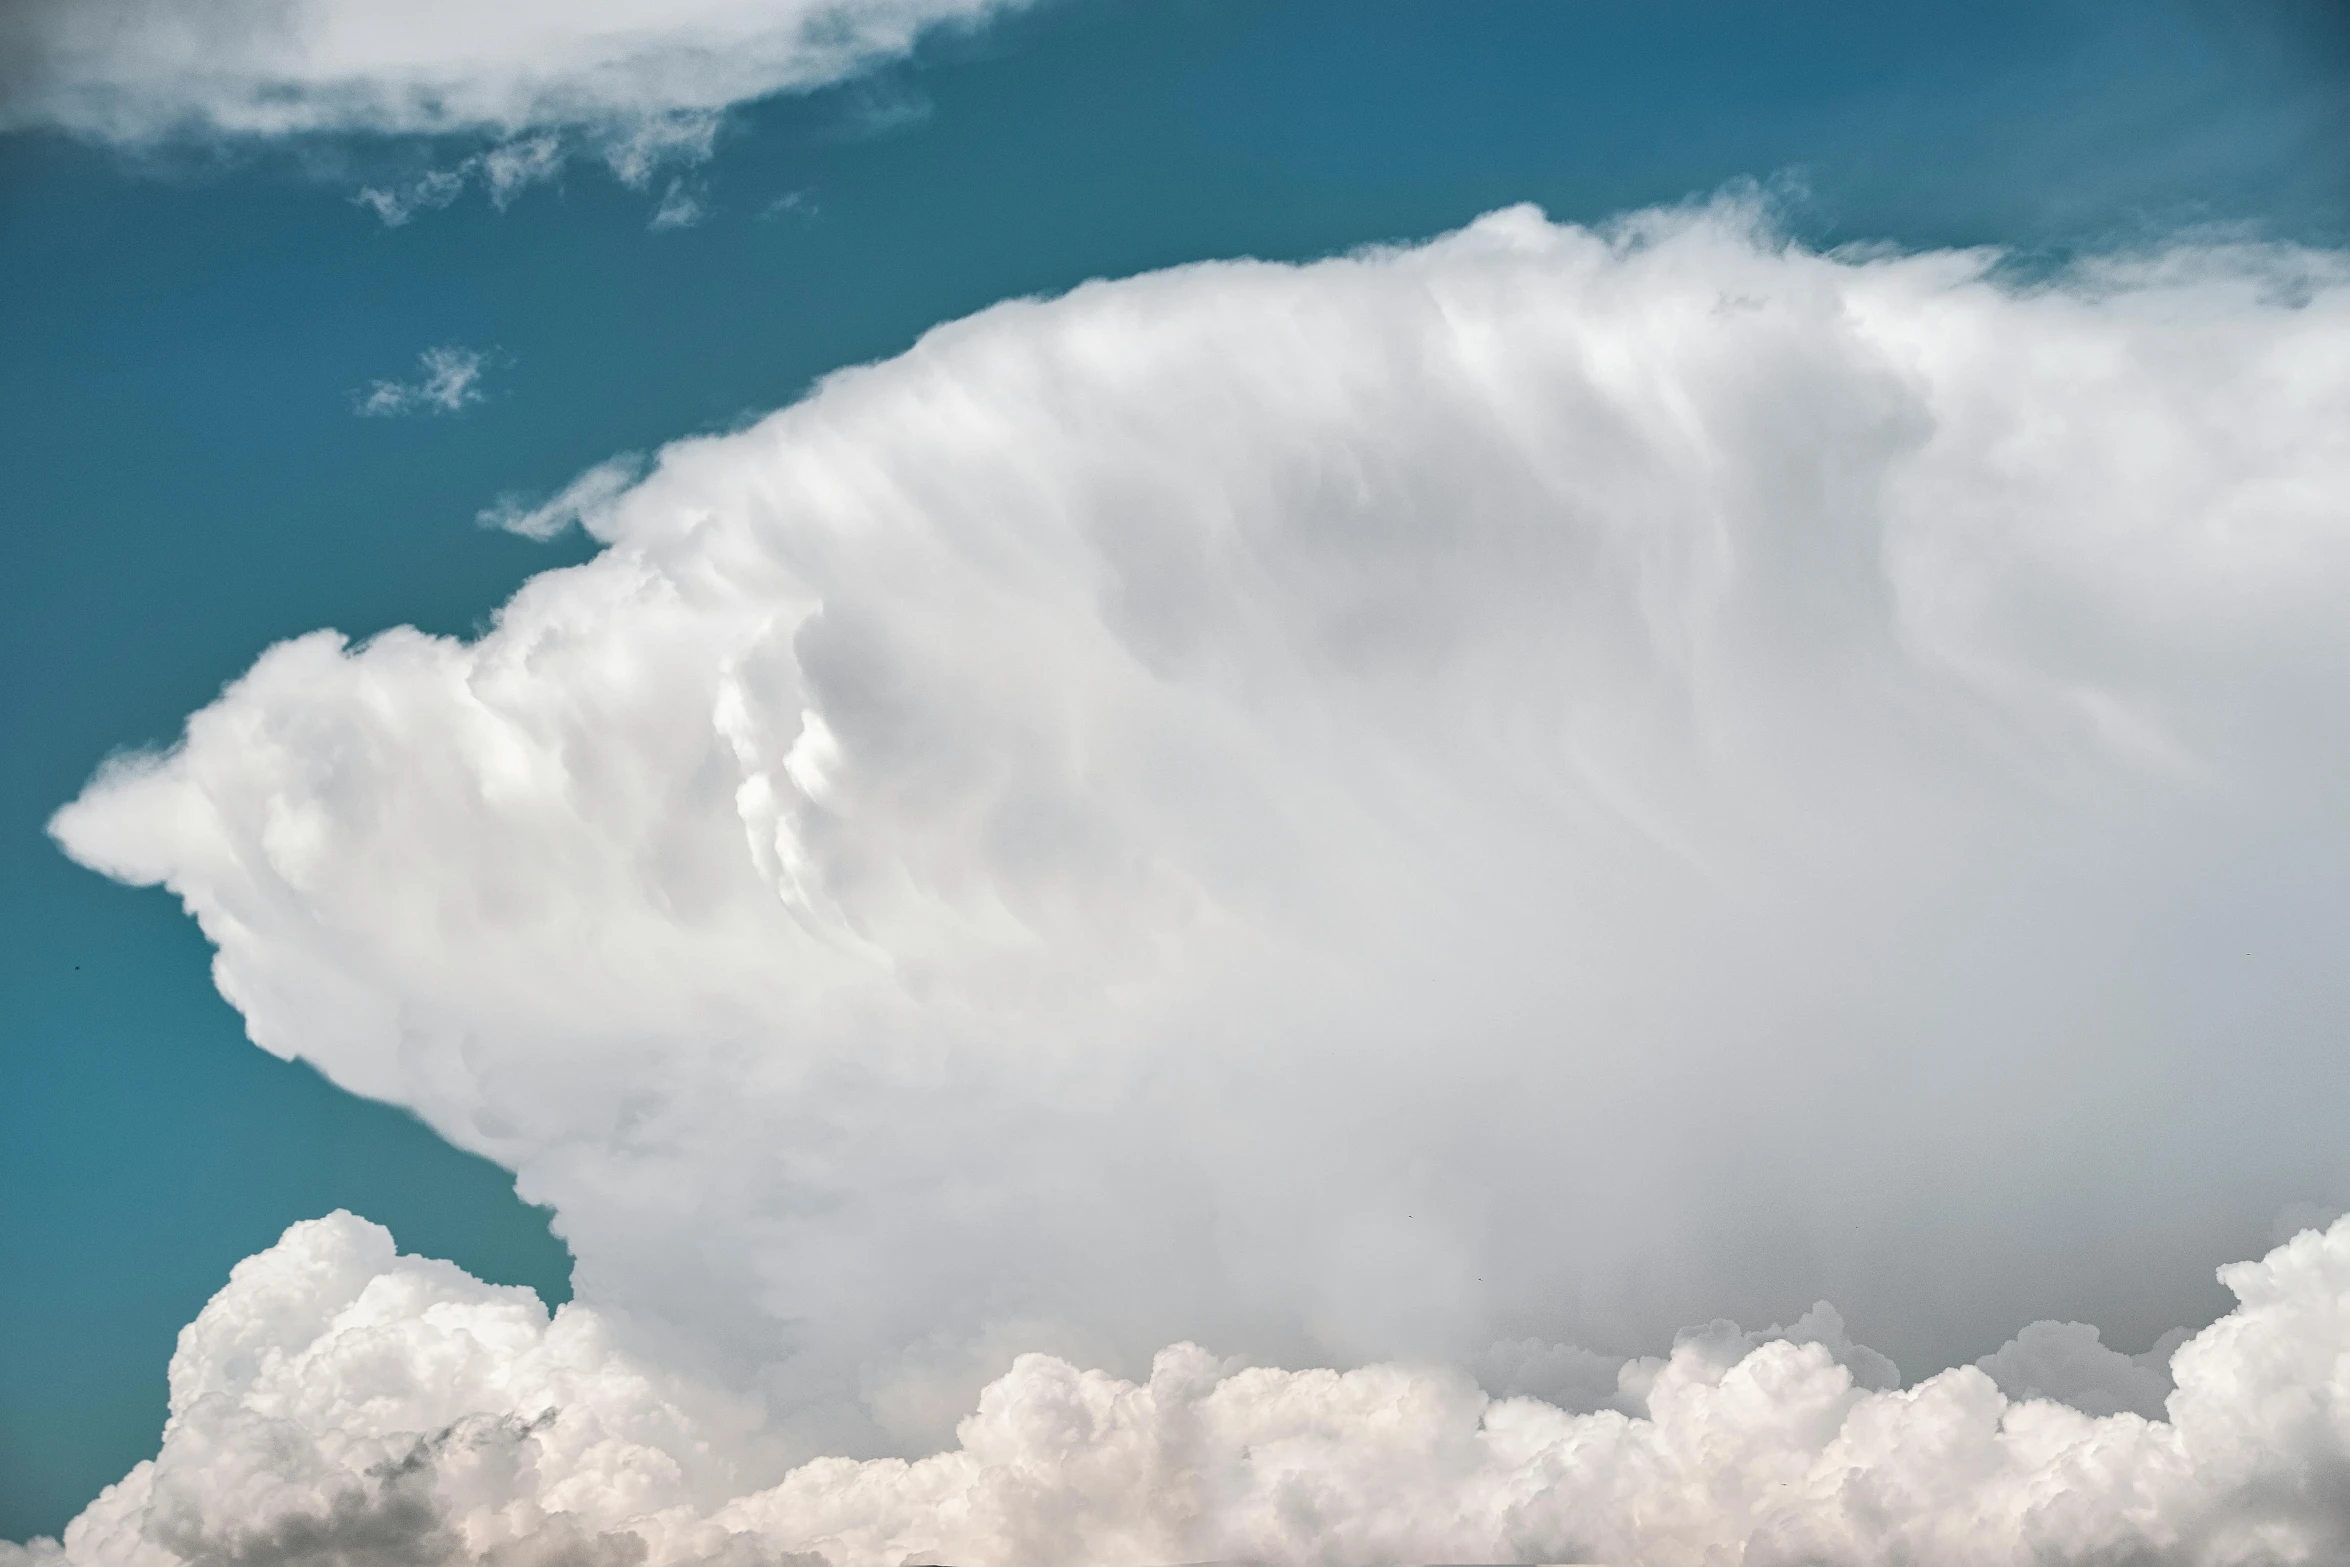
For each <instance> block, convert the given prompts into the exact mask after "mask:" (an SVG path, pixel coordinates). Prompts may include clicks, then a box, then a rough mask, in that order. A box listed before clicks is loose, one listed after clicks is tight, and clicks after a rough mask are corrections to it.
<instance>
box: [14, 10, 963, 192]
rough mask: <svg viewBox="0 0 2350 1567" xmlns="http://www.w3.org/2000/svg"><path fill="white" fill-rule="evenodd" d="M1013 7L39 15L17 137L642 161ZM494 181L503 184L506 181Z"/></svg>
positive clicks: (23, 28)
mask: <svg viewBox="0 0 2350 1567" xmlns="http://www.w3.org/2000/svg"><path fill="white" fill-rule="evenodd" d="M1006 3H1008V0H684V3H669V4H653V3H648V0H597V3H595V4H588V5H580V4H565V3H562V0H527V3H520V4H503V5H473V4H466V3H464V0H410V3H408V4H405V5H402V6H400V7H399V8H397V9H396V10H387V9H385V8H384V7H382V6H377V5H371V4H367V3H366V0H205V3H202V4H197V5H190V4H187V3H185V0H33V3H31V4H27V5H20V6H13V7H11V8H10V10H9V12H8V21H7V28H8V31H7V33H6V35H5V36H6V37H7V38H8V41H9V43H10V45H11V48H10V50H9V51H8V53H9V57H10V59H11V62H12V64H11V67H10V69H9V71H8V73H7V75H6V76H5V77H0V89H4V95H0V125H14V126H25V125H50V126H56V127H58V128H60V129H63V130H67V131H70V132H73V133H75V134H77V135H82V136H88V137H93V138H96V139H99V140H103V141H113V142H126V143H139V142H149V141H155V140H158V139H162V138H165V137H170V136H175V135H184V134H191V133H195V134H208V135H226V136H284V135H298V134H309V133H336V132H370V133H389V134H394V135H438V134H446V133H451V132H463V133H477V134H488V135H493V136H497V137H502V138H514V139H521V138H526V137H527V136H528V135H529V134H530V133H532V132H535V131H545V130H549V129H557V128H570V129H585V130H591V131H596V132H600V133H604V134H606V135H607V136H608V137H609V138H610V141H609V145H610V148H611V150H612V152H613V154H614V156H615V157H616V159H618V160H620V161H621V162H623V163H625V162H626V160H627V159H629V158H630V157H631V156H637V157H642V156H644V155H646V154H647V153H650V152H653V151H655V150H657V147H658V144H660V143H661V142H663V141H664V140H674V139H676V138H679V137H684V138H686V139H688V140H692V139H697V138H704V139H706V135H707V131H706V127H707V125H708V124H709V123H710V119H711V117H712V116H714V115H716V114H718V113H720V112H721V111H723V110H725V109H727V108H729V107H731V106H732V105H735V104H738V103H744V102H747V101H749V100H751V99H755V98H761V97H765V96H767V95H769V94H771V93H776V92H783V91H788V90H792V89H795V88H798V89H804V88H809V87H814V86H819V85H822V84H824V83H827V82H832V81H837V80H839V79H841V78H842V77H844V76H847V75H849V74H851V73H853V72H855V71H857V70H859V69H861V68H863V67H865V66H868V65H870V64H872V63H873V62H875V61H877V60H880V59H885V58H888V57H890V56H893V55H900V54H903V53H904V52H905V51H906V50H907V49H908V48H910V47H911V46H912V44H913V42H914V39H915V37H916V36H917V35H918V34H919V33H920V32H921V31H922V30H923V29H924V28H926V27H930V26H933V25H936V24H939V23H944V22H956V21H971V20H976V19H978V18H981V17H984V16H985V15H987V14H988V13H989V12H991V11H994V10H997V9H1000V8H1002V7H1003V6H1004V5H1005V4H1006ZM492 172H493V173H494V172H495V171H492Z"/></svg>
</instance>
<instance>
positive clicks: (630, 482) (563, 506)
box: [474, 452, 645, 540]
mask: <svg viewBox="0 0 2350 1567" xmlns="http://www.w3.org/2000/svg"><path fill="white" fill-rule="evenodd" d="M644 475H645V462H644V459H643V458H641V457H638V456H637V455H636V454H634V453H633V452H632V453H628V454H625V455H623V456H619V457H613V458H608V459H606V460H605V461H603V462H600V463H598V464H596V465H595V466H594V467H593V468H590V469H589V470H588V471H587V472H585V473H583V474H581V475H580V476H579V477H578V478H576V479H574V480H572V481H571V482H570V483H569V484H567V485H565V486H563V488H562V489H561V490H560V491H558V492H556V494H555V495H553V496H552V497H550V498H549V499H547V500H545V501H543V502H541V503H540V504H538V505H536V506H533V505H531V504H530V502H529V501H528V499H526V498H525V497H523V496H520V495H501V496H499V497H498V502H497V504H496V505H494V506H490V507H487V508H485V509H484V510H483V511H482V512H481V513H480V514H479V515H477V516H476V517H475V518H474V520H475V521H476V522H478V523H480V524H481V525H482V526H483V527H485V528H499V529H502V530H504V531H505V532H507V533H519V534H521V535H522V536H523V537H524V538H526V539H540V540H545V539H551V538H553V537H555V536H556V535H557V534H559V533H561V532H563V531H564V530H565V529H567V528H571V527H574V526H578V527H584V528H588V529H590V530H591V531H592V530H593V529H594V528H596V527H597V526H598V525H599V523H600V522H601V520H602V519H603V518H604V517H605V516H606V515H608V514H609V513H610V512H611V510H612V508H613V507H615V506H617V505H618V504H619V502H620V498H621V497H622V496H624V495H626V494H627V493H628V492H629V490H630V489H632V488H634V487H635V485H636V482H637V481H638V480H639V479H642V478H643V477H644Z"/></svg>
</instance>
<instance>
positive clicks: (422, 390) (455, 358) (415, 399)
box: [353, 344, 490, 418]
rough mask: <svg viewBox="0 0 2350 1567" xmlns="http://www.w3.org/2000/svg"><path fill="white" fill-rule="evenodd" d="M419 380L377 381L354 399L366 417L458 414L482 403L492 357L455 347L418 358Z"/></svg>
mask: <svg viewBox="0 0 2350 1567" xmlns="http://www.w3.org/2000/svg"><path fill="white" fill-rule="evenodd" d="M416 365H417V372H416V376H415V379H413V380H408V381H374V382H370V383H369V384H368V387H367V389H366V390H365V391H363V392H361V393H359V394H358V395H357V396H356V397H355V398H354V399H353V406H354V407H355V408H356V409H357V410H358V411H359V412H360V413H362V414H365V415H369V416H371V417H378V418H380V417H383V416H386V415H390V414H407V413H436V414H453V413H458V412H460V411H462V410H464V409H466V408H469V407H471V406H472V405H473V404H475V403H478V402H480V401H482V397H483V393H482V389H481V378H482V375H483V373H484V372H485V371H486V370H488V368H489V365H490V356H489V355H488V354H485V353H482V352H480V351H479V350H478V349H472V348H460V347H458V346H456V345H454V344H450V345H447V346H445V347H441V348H428V349H426V350H425V351H424V352H423V353H421V354H419V355H417V359H416Z"/></svg>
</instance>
